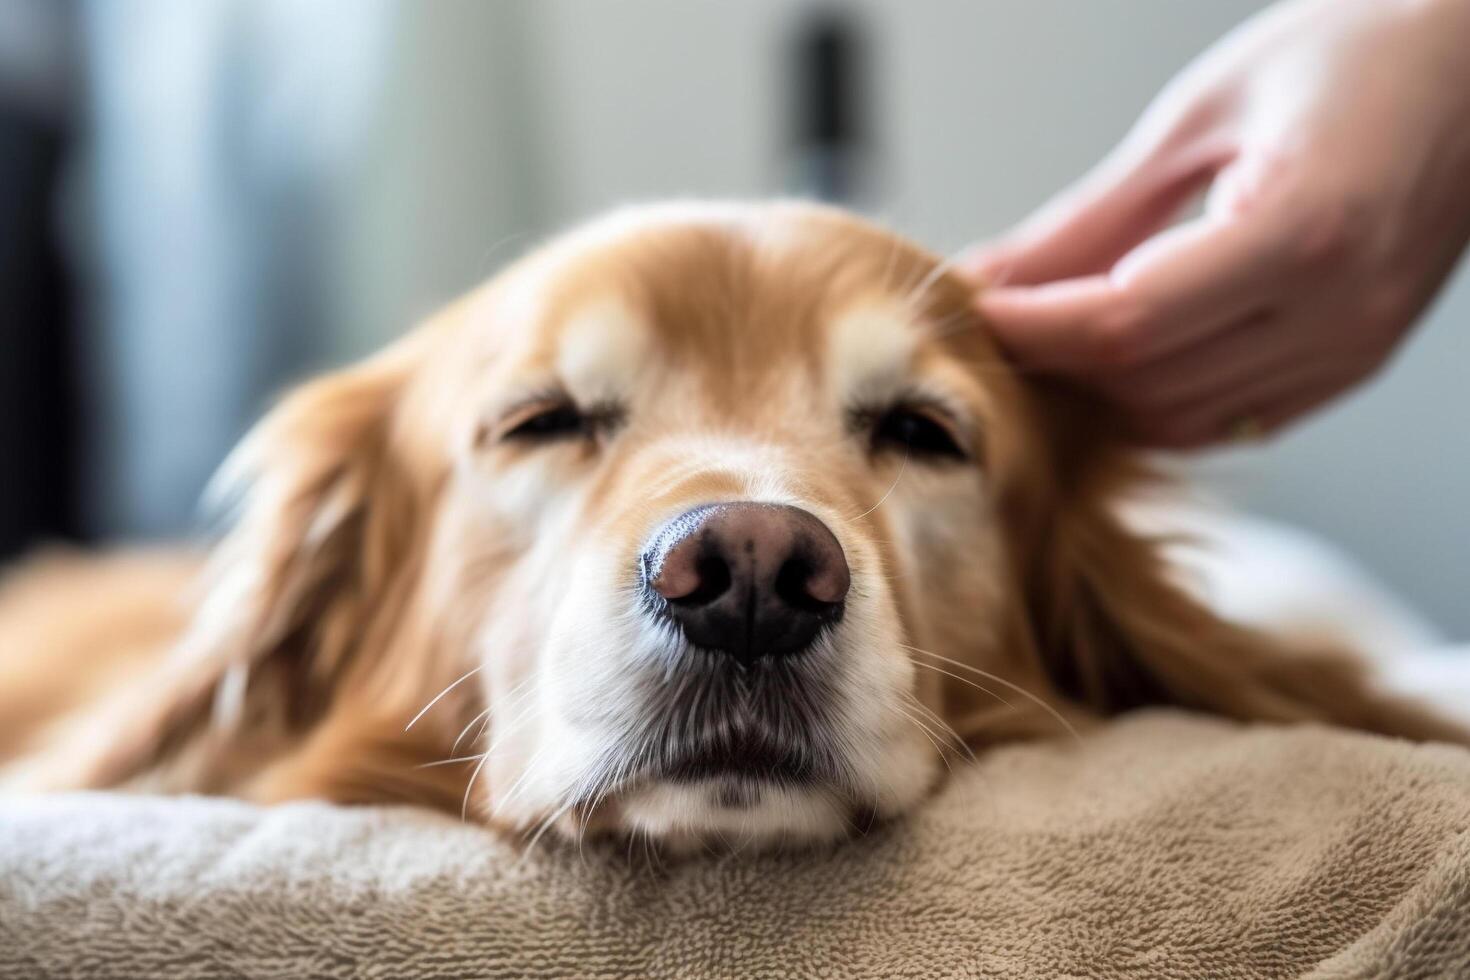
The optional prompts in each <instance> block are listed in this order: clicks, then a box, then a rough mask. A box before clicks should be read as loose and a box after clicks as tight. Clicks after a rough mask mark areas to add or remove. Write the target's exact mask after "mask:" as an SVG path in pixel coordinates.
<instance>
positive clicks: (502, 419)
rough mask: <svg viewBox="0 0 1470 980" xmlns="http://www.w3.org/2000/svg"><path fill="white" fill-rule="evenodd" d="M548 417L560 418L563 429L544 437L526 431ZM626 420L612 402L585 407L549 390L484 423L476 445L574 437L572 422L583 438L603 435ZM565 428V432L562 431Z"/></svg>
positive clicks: (521, 400)
mask: <svg viewBox="0 0 1470 980" xmlns="http://www.w3.org/2000/svg"><path fill="white" fill-rule="evenodd" d="M547 416H561V417H562V422H563V425H562V426H560V427H553V428H552V429H549V430H547V431H546V432H544V433H533V432H529V431H526V430H527V428H528V426H531V425H533V424H534V423H535V422H536V421H537V420H538V419H540V418H543V417H547ZM625 416H626V412H625V410H624V408H623V406H622V405H621V404H620V403H618V402H616V401H613V400H611V399H604V400H601V401H597V402H594V403H592V404H590V405H587V406H585V407H584V406H582V405H580V404H578V402H577V400H576V399H575V398H573V397H572V396H571V395H570V394H569V393H568V392H566V391H565V390H564V389H562V388H559V387H558V388H547V389H543V390H540V391H537V392H535V393H533V394H530V395H526V396H524V397H522V398H518V399H516V400H515V401H513V402H512V403H511V404H510V405H509V406H508V407H506V408H504V409H502V410H501V411H500V412H499V413H498V414H497V415H496V417H495V419H494V421H487V422H482V423H481V425H480V426H479V428H478V429H477V430H476V433H475V445H476V447H477V448H483V447H484V446H487V445H489V444H491V443H499V442H505V441H507V440H510V439H515V438H517V436H518V434H523V435H525V436H526V437H527V438H536V437H537V436H544V437H548V438H549V437H554V436H557V435H571V434H573V433H572V431H571V429H572V428H573V427H572V425H571V423H572V422H573V421H575V422H576V423H577V425H576V426H575V428H576V429H577V430H578V432H579V433H580V434H582V435H602V434H605V433H607V432H609V431H611V430H613V429H615V428H617V427H618V426H620V425H621V424H622V422H623V420H624V418H625ZM563 427H564V428H565V429H566V431H559V429H560V428H563Z"/></svg>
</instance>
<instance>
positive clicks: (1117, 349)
mask: <svg viewBox="0 0 1470 980" xmlns="http://www.w3.org/2000/svg"><path fill="white" fill-rule="evenodd" d="M1153 322H1154V321H1153V314H1152V310H1151V309H1150V308H1149V307H1148V305H1147V304H1146V303H1145V302H1143V301H1141V300H1130V301H1129V302H1127V303H1125V304H1123V305H1122V306H1120V307H1119V308H1118V309H1117V310H1116V311H1114V312H1112V313H1110V314H1108V315H1107V316H1105V317H1102V318H1100V319H1099V320H1098V321H1097V323H1095V324H1094V325H1093V327H1092V330H1091V346H1092V352H1093V356H1094V359H1095V360H1096V361H1097V362H1098V363H1099V364H1103V365H1107V366H1110V367H1131V366H1133V365H1135V364H1137V363H1138V362H1139V361H1140V360H1141V359H1142V357H1143V354H1144V352H1145V350H1146V349H1147V344H1148V335H1149V332H1150V330H1151V328H1152V325H1153Z"/></svg>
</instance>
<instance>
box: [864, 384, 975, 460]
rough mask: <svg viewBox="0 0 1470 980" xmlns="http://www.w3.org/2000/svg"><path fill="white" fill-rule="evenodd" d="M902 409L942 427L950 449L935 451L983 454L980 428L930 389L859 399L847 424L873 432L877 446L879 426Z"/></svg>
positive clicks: (965, 456) (967, 455)
mask: <svg viewBox="0 0 1470 980" xmlns="http://www.w3.org/2000/svg"><path fill="white" fill-rule="evenodd" d="M905 413H906V414H911V415H915V416H918V417H920V418H922V419H924V420H926V421H927V422H928V423H929V424H931V425H933V426H935V427H937V428H938V429H940V430H942V431H943V433H944V436H945V437H946V438H947V441H948V442H950V443H952V444H953V445H952V447H951V451H949V452H944V451H939V452H936V453H935V455H939V456H951V457H954V458H957V459H964V460H976V461H978V460H980V459H981V458H982V440H981V438H980V435H979V432H978V431H977V430H976V429H975V427H974V426H972V425H970V424H967V423H966V422H965V421H964V420H965V416H964V414H963V413H961V412H960V411H958V410H956V409H955V408H954V407H953V406H952V405H951V404H950V401H949V399H947V398H945V397H943V396H942V395H936V394H934V393H931V392H926V391H922V390H908V391H905V392H900V393H899V394H897V395H896V396H893V397H890V398H887V399H884V400H883V401H881V402H866V403H860V404H858V405H855V406H854V407H853V408H852V409H850V410H849V412H848V424H849V426H850V427H851V428H852V430H853V431H854V433H867V434H872V437H873V438H874V439H875V440H877V441H875V443H874V448H875V449H880V448H882V446H881V442H882V439H881V436H878V435H877V433H878V432H879V430H880V429H882V428H883V427H884V425H885V422H886V421H887V420H889V419H890V418H892V416H894V415H895V414H905Z"/></svg>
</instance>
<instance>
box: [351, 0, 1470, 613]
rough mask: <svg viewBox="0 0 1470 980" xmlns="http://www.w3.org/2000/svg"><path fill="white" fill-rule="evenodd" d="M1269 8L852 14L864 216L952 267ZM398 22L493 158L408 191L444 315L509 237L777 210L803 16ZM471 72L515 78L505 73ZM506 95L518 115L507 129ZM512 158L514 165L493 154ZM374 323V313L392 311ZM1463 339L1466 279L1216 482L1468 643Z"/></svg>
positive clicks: (458, 7) (1036, 3)
mask: <svg viewBox="0 0 1470 980" xmlns="http://www.w3.org/2000/svg"><path fill="white" fill-rule="evenodd" d="M1259 6H1260V4H1258V3H1255V2H1250V0H1209V2H1190V3H1183V2H1180V0H1128V2H1127V3H1092V2H1086V0H1030V2H1027V3H1000V2H964V0H861V2H853V3H848V4H844V5H842V7H843V8H845V9H852V10H856V11H859V12H861V13H863V14H865V15H866V17H867V19H868V23H869V27H870V31H869V33H870V36H871V38H872V41H873V44H874V50H873V52H872V54H873V56H874V59H875V64H874V69H875V72H876V86H875V88H876V92H875V95H876V96H877V98H878V109H879V118H878V119H877V124H878V125H877V129H878V136H879V140H880V142H881V144H882V149H883V153H884V155H883V159H882V161H881V164H882V167H881V173H882V177H883V180H882V184H881V193H880V194H879V195H878V199H877V200H876V201H875V202H874V203H875V208H874V210H875V211H876V212H877V213H878V214H879V215H880V216H882V217H884V218H886V219H887V220H889V221H890V222H892V223H893V224H894V225H896V226H897V227H899V228H900V229H902V230H904V231H906V232H908V233H909V234H912V235H914V236H915V237H917V238H918V239H920V240H922V241H923V242H925V243H926V244H928V245H930V246H931V247H934V248H937V249H940V250H951V249H954V248H957V247H959V246H961V245H963V244H965V243H966V242H968V241H971V240H974V239H977V238H982V237H985V236H988V235H991V234H994V233H997V232H999V231H1001V230H1002V229H1004V228H1005V227H1006V226H1007V225H1008V224H1009V223H1011V222H1012V221H1014V220H1016V219H1017V218H1019V217H1021V216H1022V215H1024V214H1025V213H1026V212H1027V211H1028V210H1029V209H1030V208H1032V207H1033V206H1035V205H1036V204H1038V203H1039V202H1041V201H1042V200H1043V199H1044V198H1045V197H1046V196H1047V195H1049V194H1050V193H1051V192H1052V191H1054V190H1056V189H1058V188H1060V187H1061V186H1062V185H1063V184H1065V183H1066V182H1068V181H1069V180H1071V179H1072V178H1074V177H1075V176H1077V175H1078V174H1079V173H1081V172H1082V171H1083V170H1084V169H1085V168H1087V167H1088V166H1089V165H1090V164H1091V163H1093V162H1094V161H1095V160H1096V159H1097V158H1098V157H1099V156H1100V155H1101V154H1102V153H1103V152H1104V151H1105V150H1106V149H1108V148H1109V147H1110V146H1111V144H1112V143H1113V142H1114V141H1115V140H1116V139H1117V138H1118V137H1119V136H1121V135H1122V133H1123V131H1124V129H1125V128H1126V127H1127V126H1128V124H1129V123H1130V122H1131V121H1132V119H1133V118H1134V116H1135V115H1136V114H1137V112H1138V111H1139V110H1140V109H1141V108H1142V107H1143V105H1144V104H1145V103H1146V102H1147V101H1148V99H1149V97H1150V96H1151V95H1152V94H1153V93H1154V92H1155V91H1156V90H1157V88H1158V86H1159V85H1160V84H1162V83H1163V82H1164V81H1165V80H1166V79H1167V78H1168V77H1169V76H1170V75H1171V74H1172V73H1173V72H1174V71H1176V70H1177V69H1178V68H1179V67H1181V66H1182V65H1183V64H1184V63H1185V62H1186V61H1188V60H1189V58H1190V57H1192V56H1193V55H1194V54H1195V53H1196V52H1197V51H1198V50H1200V49H1201V48H1202V47H1203V46H1205V45H1206V44H1208V43H1209V42H1210V41H1211V40H1213V39H1214V38H1216V37H1218V36H1219V35H1220V34H1221V33H1222V32H1223V31H1224V30H1226V29H1227V28H1228V27H1230V26H1231V25H1233V24H1234V23H1236V22H1238V21H1239V20H1240V19H1242V18H1244V17H1245V16H1247V15H1248V14H1249V13H1250V12H1251V11H1253V10H1254V9H1257V8H1258V7H1259ZM484 7H496V8H499V9H500V10H501V11H502V13H500V14H497V15H490V14H486V13H485V12H484V9H483V8H484ZM507 9H512V10H513V13H507V12H506V11H507ZM405 10H406V11H414V12H415V13H414V14H413V16H414V17H415V18H417V19H419V20H423V19H425V18H426V17H428V18H429V19H433V20H435V21H436V22H438V26H437V28H436V29H437V30H438V31H440V32H441V35H442V36H444V37H448V38H450V39H451V40H452V41H453V42H454V43H449V44H447V46H446V47H444V48H436V49H434V51H433V54H432V56H431V57H426V58H421V60H420V62H418V63H416V67H415V70H414V72H413V76H414V77H418V76H419V74H420V73H427V74H428V76H430V78H429V80H425V79H424V78H422V77H420V78H419V80H418V81H417V82H415V83H414V84H415V85H416V86H417V88H416V89H415V90H416V91H418V92H420V93H421V94H430V95H434V96H436V97H437V98H438V99H439V101H438V103H437V104H435V105H432V106H423V104H422V103H418V102H416V103H414V104H417V105H420V107H421V108H420V110H419V111H430V110H432V111H433V112H434V113H435V114H436V115H435V119H436V120H437V122H433V123H431V124H426V125H427V126H428V128H427V129H425V130H424V131H426V132H427V131H432V132H434V133H438V134H440V135H441V136H444V137H445V138H446V139H448V140H449V141H450V143H451V145H452V144H453V142H454V140H455V139H456V137H455V136H454V134H455V133H457V132H464V133H468V134H479V135H466V136H463V137H459V138H461V139H463V141H464V142H465V144H466V146H468V147H469V151H470V152H469V159H470V160H471V161H474V160H483V161H486V162H487V165H486V167H485V168H483V169H482V170H478V171H477V169H476V168H475V167H474V166H464V165H461V164H463V162H464V161H462V160H461V161H459V162H458V163H456V161H455V160H454V159H453V158H451V159H450V160H449V161H448V162H444V161H441V162H440V163H439V164H437V165H436V166H435V168H434V169H432V170H430V169H428V165H427V164H422V165H420V168H419V170H420V171H421V172H422V173H423V174H432V180H431V181H429V182H428V183H424V182H422V181H420V182H419V183H415V182H414V181H412V180H409V181H407V184H408V186H411V187H418V188H419V189H418V191H416V193H418V194H419V195H420V197H421V198H422V200H421V204H422V206H423V207H424V208H426V209H427V210H428V211H429V212H432V214H431V216H430V217H425V216H424V215H422V214H418V215H417V216H416V215H415V212H414V210H413V208H401V209H400V211H399V212H398V213H397V217H396V219H395V220H399V221H402V222H405V223H407V224H409V225H413V224H415V222H416V223H417V224H418V225H419V226H421V227H420V230H419V231H418V232H414V233H412V234H413V235H414V236H415V237H413V238H412V239H411V240H413V241H415V242H419V243H421V244H420V245H417V246H415V247H413V248H411V249H407V250H406V251H409V252H412V253H414V254H417V255H420V258H419V259H418V261H419V264H420V265H423V264H424V259H423V257H422V256H423V254H424V253H423V252H422V251H421V250H429V251H428V252H427V254H428V255H431V256H439V257H440V260H439V261H440V262H441V263H442V267H443V269H445V270H448V271H447V272H445V271H442V270H441V272H440V273H439V274H437V277H436V279H435V282H436V290H442V291H443V292H444V293H445V294H446V295H447V294H448V293H450V292H452V291H453V288H454V287H456V286H458V285H460V284H461V282H460V281H461V280H469V279H471V278H473V277H474V276H475V275H478V272H479V270H478V269H476V268H474V263H473V262H469V261H466V258H465V256H466V255H468V254H474V255H476V256H477V257H479V256H480V255H482V254H483V252H484V250H485V249H487V248H489V247H490V246H491V245H493V244H494V243H495V242H497V241H498V240H500V239H501V238H503V237H504V236H506V235H507V234H515V233H527V234H528V235H529V236H531V237H534V236H535V235H537V234H540V233H541V232H543V231H544V230H545V229H546V228H547V227H551V226H556V225H560V224H563V223H566V222H568V221H571V220H576V219H578V218H580V217H583V216H586V215H588V214H591V213H593V212H596V211H598V210H600V209H603V208H605V207H608V206H609V205H612V204H614V203H617V202H622V201H626V200H629V199H642V198H656V197H666V196H670V195H675V194H700V195H737V196H751V195H762V194H769V193H772V192H774V191H778V190H780V189H781V187H782V184H783V178H784V174H785V172H786V171H785V167H786V164H787V161H785V160H783V158H782V154H781V146H782V137H783V135H784V126H785V119H784V117H783V115H782V113H783V111H784V105H783V98H784V93H785V88H784V85H783V77H782V71H783V64H784V62H783V56H784V54H785V49H784V45H785V44H786V43H787V42H788V40H789V31H790V28H791V26H792V25H793V23H794V22H795V21H796V19H797V18H798V16H799V15H800V12H801V5H800V4H796V3H789V2H779V0H743V2H740V3H732V2H720V0H618V2H616V3H597V2H590V0H529V2H527V0H521V2H518V3H500V4H494V5H478V4H474V3H469V2H464V0H458V2H455V3H436V4H424V5H412V6H409V7H406V8H405ZM425 10H430V11H433V13H432V14H427V15H426V14H425V13H424V11H425ZM477 11H478V12H477ZM506 30H520V31H523V32H524V33H523V36H522V37H521V39H520V42H519V44H521V45H523V47H521V46H518V44H517V42H516V41H514V40H511V41H507V40H506V39H505V38H504V37H503V36H497V37H495V38H489V37H484V36H482V35H483V33H484V32H487V31H501V32H504V31H506ZM477 32H478V33H477ZM446 52H447V53H446ZM473 52H480V53H481V56H482V59H483V58H486V57H488V58H499V59H502V61H503V63H504V65H505V66H509V67H507V68H506V70H503V71H500V72H499V73H498V74H497V73H495V72H494V71H492V70H491V69H490V68H487V67H486V66H485V64H484V63H483V60H482V61H481V62H475V60H474V59H473V57H472V56H471V54H472V53H473ZM466 58H469V59H470V60H469V61H468V62H466V63H465V64H458V65H457V64H456V62H455V59H459V60H461V61H462V60H464V59H466ZM475 64H478V65H479V68H478V69H475V68H474V67H473V66H474V65H475ZM461 72H468V75H466V76H461V75H460V74H459V73H461ZM457 78H458V79H461V81H463V80H464V79H465V78H467V79H468V80H469V82H470V83H471V84H470V85H469V86H466V85H463V84H457V83H456V82H455V79H457ZM433 79H439V80H438V81H433ZM493 86H498V88H495V89H494V90H493V91H492V90H490V88H491V87H493ZM507 86H509V87H510V88H512V89H514V90H515V91H514V93H513V95H514V97H515V98H518V99H520V100H521V101H522V102H523V103H524V104H525V105H526V106H527V107H529V113H528V114H526V115H524V116H520V117H516V118H513V119H511V120H510V121H509V122H507V117H506V115H505V113H506V112H509V111H510V110H509V109H508V108H507V107H506V102H505V99H506V97H507V92H506V87H507ZM477 112H482V113H483V114H480V115H477ZM421 122H422V121H421ZM487 134H488V135H487ZM507 139H509V140H513V141H520V143H518V144H516V145H515V146H512V147H511V148H509V149H507V148H506V147H505V146H504V145H503V142H502V143H497V142H496V141H497V140H500V141H504V140H507ZM434 152H435V153H439V154H443V153H444V152H446V150H445V149H444V148H443V147H440V148H438V149H436V150H435V151H434ZM506 154H510V155H511V156H510V157H507V156H506ZM512 157H513V158H514V159H515V160H518V161H519V163H507V162H506V161H507V160H508V159H511V158H512ZM491 164H493V166H492V165H491ZM517 168H519V170H518V171H517ZM411 169H412V168H410V170H411ZM517 173H518V175H516V174H517ZM426 179H427V178H426ZM400 182H402V178H400ZM505 195H512V199H511V200H507V199H506V197H505ZM515 202H521V203H520V204H516V203H515ZM527 202H529V203H527ZM405 233H406V234H408V232H405ZM431 241H433V242H439V243H440V245H433V246H430V245H428V244H423V243H428V242H431ZM445 242H447V243H449V245H447V246H446V245H443V243H445ZM449 253H454V254H453V255H451V254H449ZM454 255H457V256H458V257H457V258H456V257H454ZM492 264H493V263H492ZM463 285H468V282H467V281H465V282H463ZM387 292H388V293H392V290H388V291H387ZM400 292H401V291H400ZM430 292H435V290H430ZM382 299H383V302H382V303H379V304H377V306H376V308H377V309H379V310H382V309H386V308H392V306H393V304H392V302H390V300H391V296H386V295H385V296H384V297H382ZM1467 320H1470V279H1467V277H1466V276H1465V275H1463V274H1462V275H1461V276H1460V279H1459V281H1458V283H1457V285H1456V286H1455V288H1453V289H1452V290H1450V291H1449V293H1448V294H1447V295H1446V296H1445V297H1444V302H1442V303H1441V304H1440V305H1439V306H1438V307H1437V308H1436V309H1435V311H1434V312H1433V314H1432V315H1431V316H1430V317H1429V319H1428V321H1427V322H1426V323H1425V324H1424V326H1423V329H1421V330H1420V332H1419V334H1418V335H1417V337H1416V338H1415V339H1414V341H1413V342H1412V343H1411V344H1410V345H1409V346H1408V347H1407V349H1406V350H1405V351H1404V352H1403V355H1402V356H1401V357H1400V358H1399V360H1398V361H1397V362H1396V364H1395V365H1394V367H1393V369H1392V370H1391V371H1390V372H1389V373H1388V374H1387V376H1386V377H1384V378H1383V379H1382V380H1381V381H1379V382H1378V383H1376V384H1374V385H1372V386H1371V387H1369V388H1368V389H1367V390H1365V391H1363V392H1362V393H1360V394H1358V395H1357V396H1355V397H1354V398H1353V399H1351V400H1350V401H1349V402H1348V403H1347V404H1345V405H1343V406H1342V407H1340V408H1339V409H1337V410H1335V411H1333V412H1331V413H1329V414H1328V415H1326V416H1323V417H1322V418H1321V419H1320V420H1318V421H1315V422H1312V423H1310V424H1308V425H1306V426H1304V427H1302V428H1301V429H1299V430H1298V431H1297V432H1295V433H1293V434H1292V435H1290V436H1289V437H1286V438H1284V439H1282V440H1280V441H1279V442H1278V443H1276V444H1275V445H1272V446H1270V447H1267V448H1265V449H1263V450H1257V451H1252V452H1249V453H1233V454H1229V455H1228V457H1225V458H1220V459H1217V460H1212V461H1210V462H1209V464H1208V465H1207V466H1206V467H1205V473H1206V475H1207V477H1208V478H1209V479H1210V480H1211V481H1213V482H1214V483H1215V484H1216V485H1217V486H1220V487H1222V488H1224V489H1226V490H1227V491H1229V492H1231V493H1232V494H1234V495H1235V496H1237V497H1238V499H1240V500H1242V501H1243V502H1245V503H1246V504H1248V505H1249V506H1251V507H1254V508H1257V509H1259V510H1261V511H1264V512H1266V513H1269V514H1274V515H1279V516H1283V517H1286V518H1288V519H1290V520H1293V521H1295V522H1298V523H1300V524H1303V525H1305V526H1307V527H1310V528H1313V529H1315V530H1318V531H1321V532H1323V533H1325V534H1326V535H1327V536H1328V537H1330V538H1332V539H1333V540H1335V541H1336V542H1338V543H1339V544H1341V545H1344V546H1345V547H1346V548H1347V549H1348V550H1349V551H1350V552H1351V553H1354V554H1356V555H1357V556H1358V557H1359V558H1361V559H1363V560H1364V561H1366V563H1367V564H1368V565H1369V566H1370V567H1372V568H1373V569H1374V570H1375V571H1377V572H1378V573H1380V574H1381V575H1382V576H1383V577H1384V578H1385V579H1386V580H1387V581H1388V582H1389V583H1390V584H1392V585H1394V586H1396V587H1397V588H1398V589H1399V590H1400V591H1401V592H1403V593H1404V594H1406V595H1407V596H1409V597H1410V598H1411V599H1412V600H1413V601H1414V602H1416V603H1417V604H1418V605H1420V606H1421V607H1422V608H1423V609H1424V610H1425V611H1427V612H1428V613H1429V614H1430V615H1431V616H1432V617H1433V618H1434V619H1436V620H1437V621H1438V622H1439V623H1440V624H1441V625H1442V626H1444V627H1445V628H1446V629H1447V630H1448V631H1450V632H1451V633H1452V634H1453V635H1454V636H1456V637H1457V638H1459V639H1467V638H1470V506H1467V504H1466V501H1470V437H1467V435H1466V429H1467V428H1470V390H1467V385H1466V384H1465V381H1464V375H1465V371H1466V368H1467V366H1470V323H1467V322H1466V321H1467Z"/></svg>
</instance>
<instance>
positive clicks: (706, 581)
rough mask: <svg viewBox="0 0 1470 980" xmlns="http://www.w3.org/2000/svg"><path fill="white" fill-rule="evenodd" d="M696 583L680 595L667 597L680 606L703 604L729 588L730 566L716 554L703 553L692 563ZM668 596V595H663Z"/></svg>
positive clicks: (713, 599)
mask: <svg viewBox="0 0 1470 980" xmlns="http://www.w3.org/2000/svg"><path fill="white" fill-rule="evenodd" d="M694 569H695V575H696V577H697V579H698V584H697V585H695V587H694V588H693V589H692V590H690V591H689V592H687V593H685V594H684V595H682V596H678V597H674V598H669V601H670V602H676V603H678V604H679V605H681V606H703V605H707V604H709V603H711V602H714V601H715V600H716V599H718V598H719V597H720V596H722V595H724V594H725V593H726V592H727V591H729V589H730V566H729V565H728V564H726V563H725V559H723V558H721V557H719V556H718V555H705V556H704V557H702V558H700V559H699V560H698V561H696V562H695V563H694ZM665 598H668V597H665Z"/></svg>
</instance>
